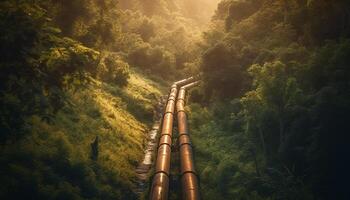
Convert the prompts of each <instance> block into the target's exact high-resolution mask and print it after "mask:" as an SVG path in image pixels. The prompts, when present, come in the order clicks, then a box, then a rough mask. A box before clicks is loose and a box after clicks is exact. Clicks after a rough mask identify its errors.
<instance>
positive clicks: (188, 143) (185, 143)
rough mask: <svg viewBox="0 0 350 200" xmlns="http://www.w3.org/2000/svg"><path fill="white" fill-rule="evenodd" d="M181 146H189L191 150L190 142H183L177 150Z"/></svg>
mask: <svg viewBox="0 0 350 200" xmlns="http://www.w3.org/2000/svg"><path fill="white" fill-rule="evenodd" d="M183 145H189V146H191V149H192V144H191V142H184V143H182V144H180V145H179V148H181V147H182V146H183Z"/></svg>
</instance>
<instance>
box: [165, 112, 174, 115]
mask: <svg viewBox="0 0 350 200" xmlns="http://www.w3.org/2000/svg"><path fill="white" fill-rule="evenodd" d="M168 113H170V114H172V115H174V111H165V112H164V114H163V115H166V114H168Z"/></svg>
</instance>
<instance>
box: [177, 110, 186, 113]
mask: <svg viewBox="0 0 350 200" xmlns="http://www.w3.org/2000/svg"><path fill="white" fill-rule="evenodd" d="M176 112H177V113H180V112H183V113H185V114H186V111H185V109H181V110H176Z"/></svg>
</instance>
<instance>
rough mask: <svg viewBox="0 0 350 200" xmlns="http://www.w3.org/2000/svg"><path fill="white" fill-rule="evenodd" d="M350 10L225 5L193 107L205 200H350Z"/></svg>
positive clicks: (321, 4) (349, 6) (206, 49)
mask: <svg viewBox="0 0 350 200" xmlns="http://www.w3.org/2000/svg"><path fill="white" fill-rule="evenodd" d="M349 11H350V3H349V2H348V1H345V0H344V1H342V0H338V1H325V0H321V1H312V0H311V1H306V0H305V1H304V0H293V1H292V0H291V1H273V0H246V1H243V0H242V1H231V0H224V1H222V2H221V3H220V4H219V5H218V9H217V11H216V14H215V15H214V17H213V21H212V25H211V29H210V30H209V31H206V32H205V33H204V43H203V44H202V46H203V54H202V59H201V65H200V66H201V67H200V69H201V71H202V73H203V84H204V86H203V87H202V90H200V91H195V92H193V93H192V101H196V102H197V103H198V104H196V105H192V106H191V107H190V108H191V110H192V115H191V117H190V119H191V120H192V121H191V123H190V124H191V125H192V128H193V129H194V133H193V134H192V135H193V137H194V140H195V141H194V146H195V148H196V152H195V156H196V159H197V163H198V164H197V165H198V166H199V171H200V177H201V186H202V195H203V199H291V200H292V199H294V200H295V199H349V197H350V193H349V190H348V189H347V180H348V178H349V171H348V168H349V164H348V163H349V156H348V154H349V152H350V149H349V137H348V133H349V128H348V125H347V124H348V122H349V121H350V118H349V112H350V87H349V86H350V85H349V84H350V82H349V80H350V68H349V63H350V60H349V59H350V40H349V36H350V15H349V14H350V12H349ZM208 158H210V159H208Z"/></svg>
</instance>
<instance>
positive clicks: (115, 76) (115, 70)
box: [98, 54, 130, 86]
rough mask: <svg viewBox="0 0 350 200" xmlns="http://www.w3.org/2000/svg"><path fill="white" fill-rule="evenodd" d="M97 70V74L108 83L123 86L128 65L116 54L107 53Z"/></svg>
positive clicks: (127, 73)
mask: <svg viewBox="0 0 350 200" xmlns="http://www.w3.org/2000/svg"><path fill="white" fill-rule="evenodd" d="M102 62H103V63H101V64H100V66H99V70H98V76H99V77H100V78H101V79H102V80H105V81H106V82H109V83H114V84H116V85H119V86H125V85H127V83H128V79H129V77H130V75H129V65H128V63H126V62H124V61H122V60H121V59H120V58H118V57H117V56H113V55H111V54H110V55H108V56H107V57H106V58H104V59H103V61H102Z"/></svg>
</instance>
